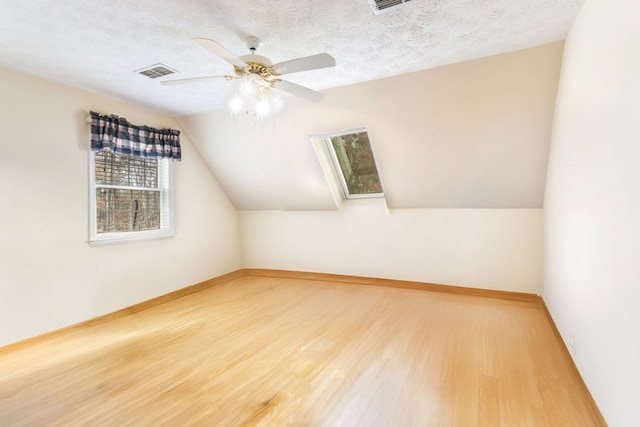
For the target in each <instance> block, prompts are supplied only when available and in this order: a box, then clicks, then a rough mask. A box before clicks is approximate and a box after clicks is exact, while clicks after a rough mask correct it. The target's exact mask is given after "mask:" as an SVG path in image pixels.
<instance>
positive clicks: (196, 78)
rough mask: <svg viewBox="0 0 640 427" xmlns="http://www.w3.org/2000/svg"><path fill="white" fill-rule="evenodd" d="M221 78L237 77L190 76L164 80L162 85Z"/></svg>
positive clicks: (232, 77)
mask: <svg viewBox="0 0 640 427" xmlns="http://www.w3.org/2000/svg"><path fill="white" fill-rule="evenodd" d="M221 78H222V79H226V80H233V79H235V77H234V76H204V77H189V78H187V79H175V80H164V81H161V82H160V84H162V85H181V84H184V83H195V82H199V81H206V80H213V79H221Z"/></svg>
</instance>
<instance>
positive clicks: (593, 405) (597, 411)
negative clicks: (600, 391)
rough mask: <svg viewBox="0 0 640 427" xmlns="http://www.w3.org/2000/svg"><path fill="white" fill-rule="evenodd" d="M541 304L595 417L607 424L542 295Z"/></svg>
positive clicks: (604, 424) (601, 423)
mask: <svg viewBox="0 0 640 427" xmlns="http://www.w3.org/2000/svg"><path fill="white" fill-rule="evenodd" d="M540 304H541V305H542V308H543V310H544V313H545V314H546V316H547V319H548V320H549V324H550V325H551V329H553V333H554V335H555V336H556V339H557V340H558V343H559V344H560V347H562V348H563V349H564V352H565V353H566V356H567V357H568V358H569V360H570V361H571V367H572V369H573V370H574V372H575V374H576V375H577V377H578V378H580V381H581V382H582V389H583V390H584V393H585V395H586V398H587V399H588V400H589V401H590V402H591V410H592V411H593V415H594V416H595V418H597V419H598V422H599V423H600V425H601V426H607V422H606V421H605V419H604V417H603V416H602V412H600V408H598V405H597V404H596V401H595V400H594V399H593V396H592V395H591V392H590V391H589V388H588V387H587V384H586V383H585V382H584V379H583V378H582V375H580V371H579V370H578V367H577V366H576V364H575V362H574V361H573V357H572V356H571V352H570V351H569V348H568V347H567V344H566V343H565V342H564V339H563V338H562V335H561V334H560V330H558V327H557V326H556V322H554V321H553V317H552V316H551V312H550V311H549V308H548V307H547V304H546V303H545V302H544V299H543V298H542V297H540Z"/></svg>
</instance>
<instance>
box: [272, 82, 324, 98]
mask: <svg viewBox="0 0 640 427" xmlns="http://www.w3.org/2000/svg"><path fill="white" fill-rule="evenodd" d="M273 87H275V88H276V89H280V90H283V91H285V92H289V93H290V94H292V95H296V96H300V97H302V98H305V99H307V100H309V101H311V102H320V101H322V99H323V98H324V94H323V93H320V92H316V91H315V90H312V89H309V88H307V87H304V86H300V85H298V84H295V83H291V82H288V81H286V80H273Z"/></svg>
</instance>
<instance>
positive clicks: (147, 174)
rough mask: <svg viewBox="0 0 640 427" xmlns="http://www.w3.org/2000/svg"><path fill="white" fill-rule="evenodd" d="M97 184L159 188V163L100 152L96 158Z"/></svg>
mask: <svg viewBox="0 0 640 427" xmlns="http://www.w3.org/2000/svg"><path fill="white" fill-rule="evenodd" d="M95 172H96V177H95V180H96V184H98V185H99V184H106V185H126V186H131V187H146V188H158V161H157V160H155V159H144V158H140V157H133V156H124V155H121V154H116V153H111V152H108V151H100V152H98V153H96V157H95Z"/></svg>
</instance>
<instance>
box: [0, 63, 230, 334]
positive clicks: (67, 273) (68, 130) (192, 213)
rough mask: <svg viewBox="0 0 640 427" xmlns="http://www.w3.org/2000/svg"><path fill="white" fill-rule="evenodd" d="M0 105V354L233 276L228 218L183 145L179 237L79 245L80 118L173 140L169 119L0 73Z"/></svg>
mask: <svg viewBox="0 0 640 427" xmlns="http://www.w3.org/2000/svg"><path fill="white" fill-rule="evenodd" d="M0 94H1V96H0V129H1V132H2V137H1V138H0V221H1V222H2V224H3V230H2V237H1V238H0V346H1V345H4V344H8V343H11V342H14V341H17V340H20V339H23V338H27V337H30V336H34V335H37V334H41V333H43V332H46V331H51V330H53V329H57V328H60V327H63V326H66V325H69V324H73V323H76V322H79V321H82V320H86V319H89V318H92V317H95V316H98V315H101V314H105V313H108V312H112V311H114V310H117V309H120V308H123V307H127V306H130V305H132V304H135V303H137V302H140V301H143V300H146V299H149V298H153V297H155V296H158V295H161V294H165V293H167V292H170V291H172V290H175V289H179V288H183V287H185V286H188V285H191V284H194V283H197V282H199V281H202V280H205V279H209V278H211V277H214V276H217V275H220V274H223V273H226V272H229V271H232V270H235V269H237V268H239V267H240V250H239V228H238V227H239V225H238V218H237V214H236V212H235V209H234V208H233V206H232V205H231V203H230V202H229V200H228V198H227V196H226V195H225V193H224V192H223V191H222V189H221V188H220V186H219V185H218V184H217V183H216V181H215V179H214V178H213V176H212V175H211V173H210V171H209V170H208V168H207V167H206V166H205V164H204V163H203V161H202V160H201V158H200V157H199V155H198V153H197V152H196V151H195V150H194V147H193V146H192V144H191V142H190V141H189V139H188V138H187V137H186V135H183V137H182V147H183V150H184V151H183V158H184V160H183V161H182V163H178V164H175V168H174V172H175V177H174V178H175V179H174V183H175V215H176V232H177V235H176V236H175V237H174V238H172V239H167V240H155V241H147V242H142V243H129V244H120V245H114V246H101V247H89V245H88V244H87V243H86V242H87V239H88V208H89V201H88V192H89V188H88V135H89V134H88V132H89V130H88V125H87V123H86V122H85V117H86V116H87V114H88V111H89V110H91V109H93V110H96V111H98V112H101V113H112V114H117V115H120V116H123V117H126V118H127V119H129V120H130V121H131V122H133V123H137V124H147V125H151V126H157V127H173V128H179V125H178V123H177V122H176V121H175V120H174V119H171V118H168V117H165V116H163V115H160V114H157V113H154V112H151V111H149V110H145V109H142V108H138V107H134V106H132V105H130V104H125V103H122V102H117V101H114V100H111V99H107V98H104V97H100V96H96V95H93V94H90V93H87V92H83V91H80V90H77V89H72V88H69V87H66V86H62V85H59V84H55V83H51V82H47V81H45V80H41V79H37V78H33V77H30V76H27V75H25V74H20V73H17V72H14V71H9V70H6V69H0Z"/></svg>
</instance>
